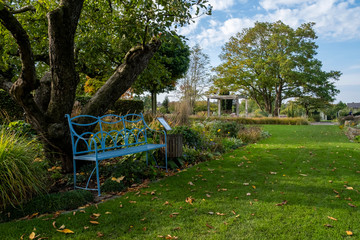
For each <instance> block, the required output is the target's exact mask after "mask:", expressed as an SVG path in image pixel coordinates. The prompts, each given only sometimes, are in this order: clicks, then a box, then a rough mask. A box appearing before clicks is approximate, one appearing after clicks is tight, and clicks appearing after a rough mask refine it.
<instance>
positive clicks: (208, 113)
mask: <svg viewBox="0 0 360 240" xmlns="http://www.w3.org/2000/svg"><path fill="white" fill-rule="evenodd" d="M207 116H208V117H210V98H209V97H207Z"/></svg>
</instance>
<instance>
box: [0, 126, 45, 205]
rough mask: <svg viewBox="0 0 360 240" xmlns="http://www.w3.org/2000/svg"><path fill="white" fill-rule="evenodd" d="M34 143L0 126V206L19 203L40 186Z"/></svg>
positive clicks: (30, 195) (42, 185) (42, 174)
mask: <svg viewBox="0 0 360 240" xmlns="http://www.w3.org/2000/svg"><path fill="white" fill-rule="evenodd" d="M37 154H38V153H37V150H36V148H35V144H33V143H32V142H29V141H28V140H27V139H26V138H25V137H24V136H20V135H17V134H14V133H12V132H10V131H7V130H6V129H5V128H1V129H0V179H1V184H0V200H1V205H0V208H5V207H6V206H8V205H13V206H15V205H19V204H22V203H23V202H25V201H27V200H28V199H30V198H31V197H32V196H33V194H36V193H39V192H41V191H42V190H43V188H44V182H45V181H43V179H42V177H43V176H45V172H44V169H43V168H42V167H40V165H39V163H38V162H34V160H35V158H36V157H37Z"/></svg>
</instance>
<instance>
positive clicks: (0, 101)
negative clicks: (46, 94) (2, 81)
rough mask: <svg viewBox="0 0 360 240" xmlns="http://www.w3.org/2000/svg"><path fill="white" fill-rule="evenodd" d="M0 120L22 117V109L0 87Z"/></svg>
mask: <svg viewBox="0 0 360 240" xmlns="http://www.w3.org/2000/svg"><path fill="white" fill-rule="evenodd" d="M0 109H1V112H0V120H1V119H8V118H9V120H16V119H23V118H24V110H23V109H22V107H20V106H19V105H18V104H17V103H16V102H15V101H14V100H13V99H12V98H11V97H10V95H9V94H8V93H7V92H6V91H4V90H2V89H0Z"/></svg>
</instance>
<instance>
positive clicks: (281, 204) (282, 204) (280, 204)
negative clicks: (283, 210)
mask: <svg viewBox="0 0 360 240" xmlns="http://www.w3.org/2000/svg"><path fill="white" fill-rule="evenodd" d="M285 204H287V200H284V201H283V202H282V203H278V204H276V206H284V205H285Z"/></svg>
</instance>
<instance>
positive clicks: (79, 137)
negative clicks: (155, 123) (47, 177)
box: [65, 114, 167, 196]
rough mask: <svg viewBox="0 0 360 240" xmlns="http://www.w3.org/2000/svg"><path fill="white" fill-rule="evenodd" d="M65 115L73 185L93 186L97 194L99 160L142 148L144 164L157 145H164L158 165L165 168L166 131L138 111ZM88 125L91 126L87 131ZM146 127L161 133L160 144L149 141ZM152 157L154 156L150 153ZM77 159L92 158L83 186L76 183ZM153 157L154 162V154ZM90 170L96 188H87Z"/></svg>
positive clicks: (137, 151)
mask: <svg viewBox="0 0 360 240" xmlns="http://www.w3.org/2000/svg"><path fill="white" fill-rule="evenodd" d="M65 117H66V118H67V120H68V122H69V127H70V133H71V142H72V149H73V163H74V188H75V189H85V190H95V191H96V190H97V191H98V195H99V196H100V181H99V162H101V161H102V160H105V159H110V158H116V157H121V156H125V155H129V154H134V153H140V152H146V164H148V158H149V152H150V151H151V150H154V149H159V148H164V149H165V150H164V151H165V166H158V167H161V168H165V169H166V171H167V147H166V142H167V141H166V132H165V131H156V130H154V129H151V128H150V127H149V126H148V125H147V124H146V122H145V120H144V116H143V115H142V114H127V115H124V116H118V115H114V114H108V115H104V116H101V117H94V116H90V115H79V116H76V117H73V118H71V117H70V116H69V115H68V114H66V115H65ZM79 120H81V121H79ZM88 129H95V130H92V131H93V132H91V131H89V130H88ZM148 130H150V131H154V132H160V133H163V134H164V139H165V141H164V144H156V143H149V142H148ZM150 153H151V152H150ZM151 155H152V154H151ZM152 157H153V158H154V156H153V155H152ZM79 160H82V161H93V162H95V167H94V169H93V171H92V172H91V174H90V176H89V179H88V181H87V183H86V186H85V187H80V186H77V185H76V161H79ZM154 160H155V163H156V165H157V162H156V159H155V158H154ZM94 171H96V181H97V189H96V188H89V182H90V179H91V177H92V175H93V173H94Z"/></svg>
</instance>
